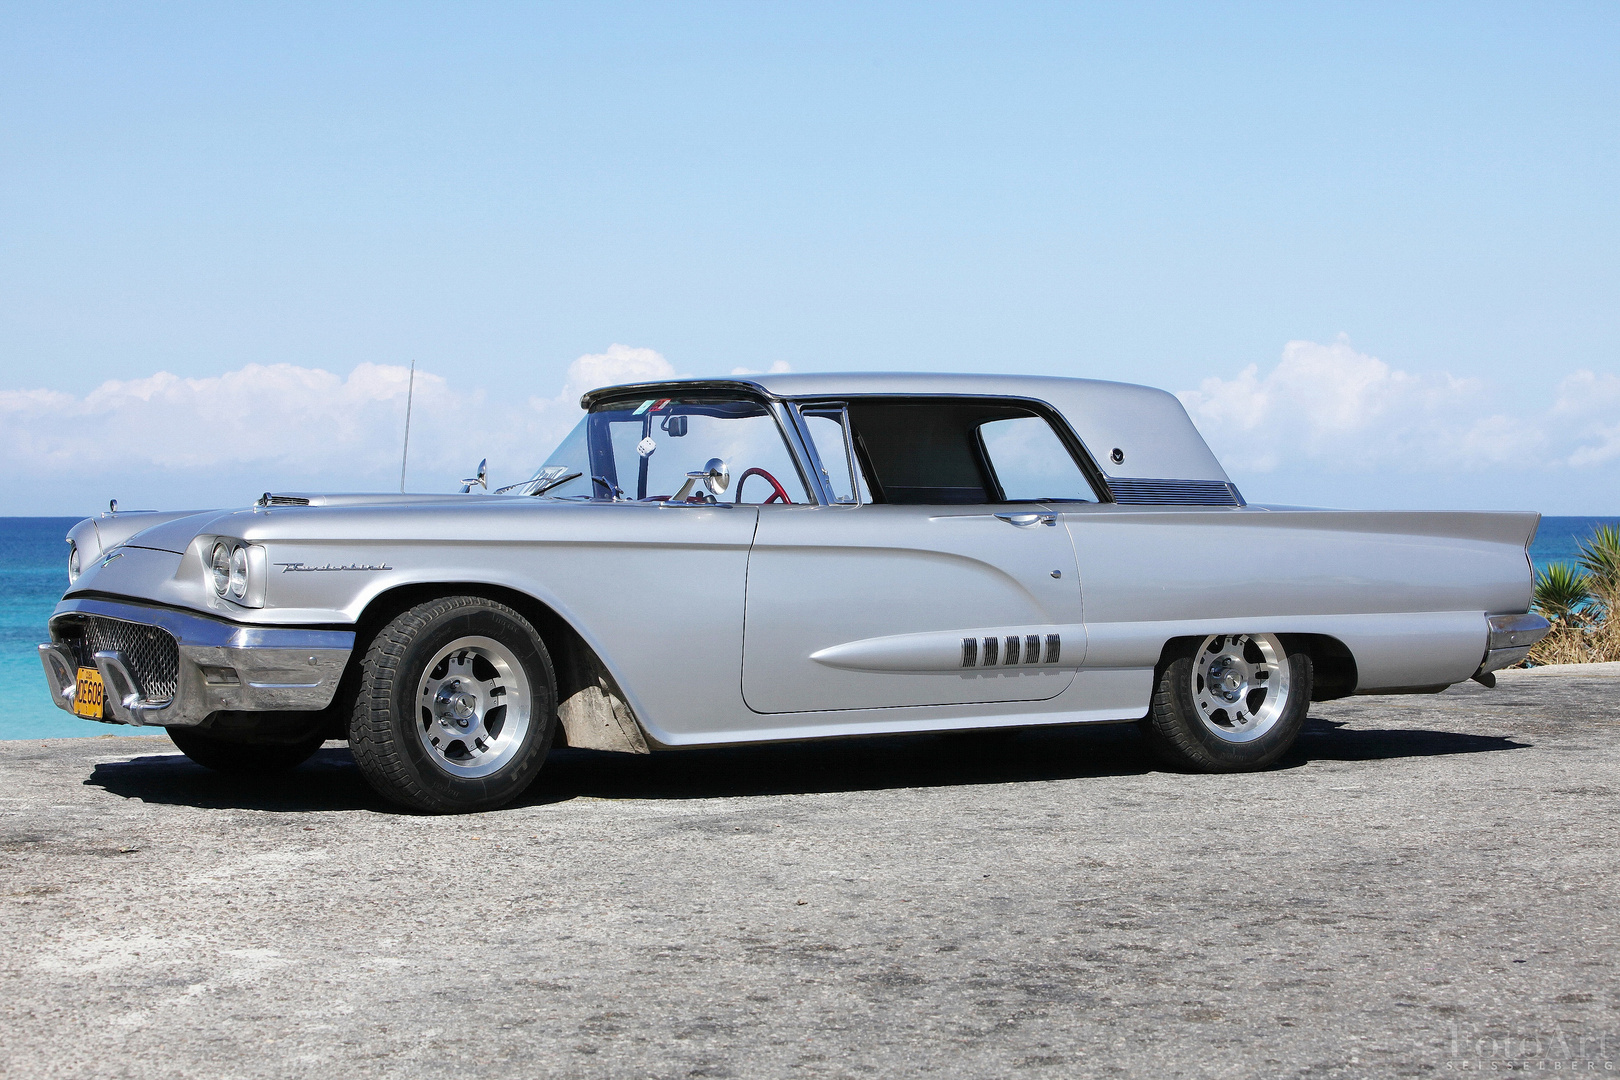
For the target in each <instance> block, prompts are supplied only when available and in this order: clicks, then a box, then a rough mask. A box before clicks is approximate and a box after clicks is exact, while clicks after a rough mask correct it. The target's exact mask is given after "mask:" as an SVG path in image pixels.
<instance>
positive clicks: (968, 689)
mask: <svg viewBox="0 0 1620 1080" xmlns="http://www.w3.org/2000/svg"><path fill="white" fill-rule="evenodd" d="M800 413H801V416H802V417H804V422H805V424H806V428H807V432H806V434H807V438H806V442H807V443H808V445H809V446H810V448H811V450H812V452H814V453H817V455H818V457H819V460H818V461H816V462H815V463H814V464H813V468H814V469H815V470H816V471H818V472H819V473H820V475H821V476H822V478H823V480H824V482H827V483H828V484H829V485H830V486H831V487H832V488H834V489H836V490H835V491H834V497H835V500H836V501H834V502H832V504H831V505H822V506H815V507H763V508H761V511H760V520H759V526H758V529H757V531H756V533H755V537H754V546H753V550H752V551H751V552H750V554H749V560H748V592H747V596H746V598H745V601H744V610H745V626H744V635H743V637H744V641H743V680H742V681H743V698H744V701H745V703H746V704H747V705H748V707H749V708H750V709H752V710H754V711H755V712H761V713H790V712H819V711H841V710H850V709H871V708H893V707H899V706H915V705H961V704H975V703H988V702H1010V701H1037V700H1044V699H1047V698H1051V697H1055V696H1057V695H1058V694H1060V693H1062V692H1063V690H1064V689H1065V688H1067V687H1068V685H1069V683H1070V682H1071V681H1072V680H1073V677H1074V670H1075V668H1076V667H1077V666H1078V665H1079V663H1080V661H1081V660H1082V659H1083V657H1084V655H1085V633H1084V626H1083V618H1082V610H1081V594H1080V584H1079V580H1078V576H1077V569H1076V562H1075V554H1074V548H1073V545H1072V544H1071V543H1070V541H1069V538H1068V534H1067V532H1066V531H1065V530H1064V529H1062V528H1061V527H1059V526H1058V519H1057V516H1056V514H1055V513H1054V512H1053V509H1052V506H1051V505H1049V504H1044V503H1040V502H1036V501H1034V500H1031V499H1020V500H1016V501H1014V500H1012V499H1011V497H1010V496H1009V495H1008V494H1007V492H1006V491H1005V490H1004V489H1003V486H1002V484H1001V483H1000V481H999V479H998V477H997V475H996V472H995V469H994V467H993V465H992V463H991V461H990V459H989V458H990V455H989V453H988V452H987V450H988V446H987V444H986V442H985V440H984V439H983V438H982V437H981V429H986V428H988V427H991V426H994V425H996V424H998V423H999V422H1000V421H1002V420H1007V419H1011V418H1012V417H1015V416H1017V417H1025V415H1026V413H1027V410H1020V409H1018V408H1014V407H1010V406H1007V405H1005V404H1001V403H995V402H964V401H960V400H950V401H944V402H935V403H929V402H921V401H905V402H887V401H886V402H873V403H860V402H855V403H849V404H847V405H845V404H840V405H837V406H822V407H819V408H812V407H809V406H803V407H801V409H800ZM818 419H819V420H821V421H823V423H822V425H821V433H819V434H818V433H817V430H816V423H815V422H816V421H817V420H818ZM1040 422H1042V423H1044V421H1040ZM840 443H842V444H843V445H842V446H841V445H840ZM846 461H847V463H848V464H847V465H844V466H843V468H844V470H845V471H843V474H842V475H843V480H842V481H841V482H834V480H833V477H834V475H836V474H837V473H838V472H839V470H840V463H841V462H846ZM849 470H854V472H855V477H854V480H853V482H852V481H851V479H850V472H849Z"/></svg>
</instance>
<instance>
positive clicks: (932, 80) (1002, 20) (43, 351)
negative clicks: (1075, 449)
mask: <svg viewBox="0 0 1620 1080" xmlns="http://www.w3.org/2000/svg"><path fill="white" fill-rule="evenodd" d="M1617 46H1620V7H1617V6H1615V5H1612V4H1611V5H1592V6H1579V5H1570V6H1553V5H1534V6H1531V5H1524V6H1491V5H1479V4H1470V5H1455V6H1451V5H1407V4H1402V5H1339V6H1331V7H1329V6H1325V5H1311V6H1306V5H1288V6H1221V7H1216V6H1213V5H1187V6H1178V5H1168V6H1148V5H1128V6H1127V5H1119V6H1108V7H1102V6H1087V5H1062V6H1059V5H1007V4H996V5H988V4H987V5H884V6H881V7H877V8H873V7H872V6H869V5H848V6H840V5H835V4H813V5H810V4H805V5H766V4H715V5H703V4H696V5H692V4H656V5H606V4H596V5H538V4H524V5H495V4H486V5H466V4H456V5H448V4H446V5H414V6H413V5H405V4H388V5H348V6H344V7H342V8H341V9H340V10H335V11H334V10H328V9H327V8H324V7H321V6H316V5H265V4H258V5H245V4H244V5H194V6H193V5H180V4H168V5H161V6H136V5H124V4H120V5H60V4H51V5H28V4H19V3H13V4H10V5H7V6H6V7H5V8H4V9H0V422H3V425H4V427H9V428H10V429H11V432H10V435H9V437H8V436H7V435H6V434H5V432H4V431H3V429H0V467H3V472H4V479H0V513H51V512H62V513H74V512H80V511H88V510H90V509H93V508H94V507H95V506H96V505H98V504H99V503H100V502H102V501H104V499H105V498H106V497H108V496H109V495H118V496H119V497H120V498H121V499H122V500H123V501H124V503H125V505H129V504H130V499H131V498H132V497H133V498H134V499H135V501H139V502H144V503H152V502H160V503H165V504H168V503H173V502H174V501H176V500H179V501H182V502H185V501H204V502H239V501H243V500H244V499H246V498H249V497H251V496H253V495H256V494H257V492H258V491H260V490H263V489H264V488H266V487H273V486H286V485H289V484H290V485H295V486H302V487H307V486H321V487H340V488H349V487H355V486H378V485H380V484H383V483H386V482H387V479H386V473H387V471H388V470H387V469H386V468H385V467H384V465H383V464H382V463H383V462H384V460H385V459H386V458H387V457H388V456H389V455H390V454H397V449H394V450H389V449H388V447H389V446H391V445H392V443H391V440H394V439H397V431H395V430H394V426H393V425H394V424H395V421H396V419H397V418H396V416H395V413H397V412H399V411H400V410H401V409H402V407H403V399H402V398H401V397H399V395H398V393H397V386H396V382H397V380H394V379H393V378H392V375H391V374H390V372H391V370H392V369H393V368H397V367H399V366H400V365H404V364H407V363H409V362H410V361H411V360H413V359H414V360H416V361H417V362H418V364H419V365H421V368H422V370H423V371H424V372H425V373H426V375H427V377H428V382H427V384H426V385H427V387H428V391H427V401H428V402H429V406H430V408H432V409H433V410H434V411H433V412H432V413H430V414H429V415H428V418H427V419H425V420H424V419H422V417H421V416H420V415H419V416H418V421H419V422H420V423H421V424H423V425H424V427H423V428H422V430H423V432H424V435H423V437H424V439H427V440H428V442H427V443H426V444H425V448H424V453H423V457H422V459H421V463H422V464H421V468H422V472H421V473H420V478H419V480H418V482H417V484H416V485H415V486H422V487H428V488H434V487H438V488H442V487H444V486H445V485H446V484H447V483H448V482H449V481H450V480H452V479H454V478H455V475H456V474H457V473H459V472H464V471H465V468H466V465H470V464H472V463H473V462H475V461H476V460H477V458H478V457H480V456H484V455H485V454H486V453H490V454H491V455H492V462H491V467H492V469H494V470H496V471H497V475H501V469H503V468H504V470H505V473H506V474H507V475H509V476H511V478H513V479H515V478H517V476H516V474H517V473H520V472H522V471H523V470H524V469H525V468H530V467H532V465H533V464H534V463H536V462H537V461H538V460H539V459H540V458H541V457H543V456H544V452H545V447H544V446H541V445H535V446H534V447H533V448H532V451H531V450H530V449H529V448H528V444H527V442H526V441H525V440H537V441H539V442H543V441H544V439H545V438H549V437H550V434H551V432H552V430H553V429H554V428H555V427H556V426H557V424H558V423H560V420H559V419H558V411H557V410H556V409H554V408H553V409H551V410H550V413H549V414H547V409H548V408H549V405H548V403H554V402H555V401H556V400H558V399H559V397H560V396H566V394H567V393H569V392H571V391H572V389H573V383H574V382H575V381H577V379H578V378H579V377H580V367H579V363H580V358H587V359H588V358H590V357H597V358H600V357H603V356H610V355H617V354H613V352H612V350H611V349H610V346H612V345H614V344H619V345H621V346H624V347H626V348H625V350H624V354H625V355H628V354H630V353H632V352H634V350H651V351H652V352H654V353H656V354H657V355H658V356H659V357H661V358H663V360H664V361H665V362H667V364H668V365H669V366H670V369H671V370H673V371H678V372H680V373H691V374H713V373H724V372H729V371H732V370H734V369H737V368H753V369H764V368H767V367H769V366H771V365H773V364H778V365H780V364H786V365H788V366H790V367H791V368H792V369H793V370H797V371H813V370H840V369H863V370H864V369H882V368H896V369H913V370H917V369H939V370H951V371H967V370H992V371H999V370H1016V371H1027V372H1034V373H1042V374H1070V375H1083V376H1089V377H1098V378H1113V379H1124V380H1128V381H1139V382H1147V383H1151V384H1153V385H1158V386H1163V387H1165V388H1167V389H1171V390H1176V391H1178V392H1183V393H1184V394H1186V395H1187V396H1186V398H1185V400H1187V401H1188V402H1189V408H1190V410H1191V411H1193V413H1194V417H1195V419H1196V420H1198V422H1199V423H1200V426H1201V427H1202V428H1204V430H1205V433H1206V435H1207V436H1208V437H1209V438H1210V440H1211V442H1212V444H1213V445H1214V446H1215V448H1216V450H1217V452H1218V453H1220V454H1221V456H1222V458H1223V460H1226V461H1227V463H1228V467H1229V468H1230V469H1231V471H1232V472H1233V473H1234V476H1235V477H1236V478H1237V479H1238V480H1239V482H1240V484H1242V485H1243V487H1244V489H1245V492H1246V493H1247V494H1249V496H1250V498H1251V499H1266V500H1271V501H1280V502H1312V503H1325V504H1329V505H1359V506H1374V507H1377V506H1390V507H1404V506H1445V507H1494V506H1501V507H1511V508H1531V509H1541V510H1544V511H1546V512H1552V513H1558V512H1564V513H1620V303H1616V299H1617V297H1620V262H1617V259H1616V255H1615V253H1616V251H1620V235H1617V233H1620V228H1617V226H1620V203H1617V200H1616V198H1615V192H1616V190H1620V185H1617V181H1620V168H1617V153H1616V151H1617V142H1620V139H1617V123H1620V64H1616V62H1615V56H1616V55H1617V54H1616V47H1617ZM1290 343H1293V344H1292V345H1290ZM1290 350H1291V351H1290ZM636 355H642V354H639V353H637V354H636ZM277 365H285V366H290V368H292V369H296V370H297V371H298V372H305V373H310V372H313V373H316V374H313V375H309V374H306V375H296V374H295V375H292V376H287V368H285V367H284V368H276V366H277ZM367 365H370V366H369V367H368V366H367ZM593 365H594V366H593ZM571 366H572V370H571ZM586 367H587V368H589V369H590V370H593V371H594V370H604V369H603V368H602V365H601V363H600V362H596V361H593V362H592V363H591V364H587V365H586ZM1251 367H1253V369H1254V370H1253V372H1252V373H1250V374H1248V375H1246V374H1245V372H1246V369H1249V368H1251ZM263 368H274V369H275V370H277V371H280V372H281V373H282V376H285V377H279V378H271V377H261V376H262V372H261V369H263ZM606 370H611V365H609V368H608V369H606ZM160 373H167V374H169V375H172V376H174V377H176V379H178V380H179V382H177V383H176V382H164V381H162V380H159V381H158V382H153V381H152V380H154V379H157V378H158V376H159V375H160ZM244 373H245V374H244ZM256 373H257V374H256ZM1588 376H1589V377H1588ZM221 379H224V380H226V383H225V384H221V383H219V382H218V380H221ZM331 379H336V380H338V382H337V383H332V382H331V381H330V380H331ZM109 380H112V381H116V382H118V383H120V384H123V385H121V386H115V387H113V388H112V389H110V390H109V389H108V388H106V386H105V385H104V384H106V383H108V381H109ZM186 380H192V382H190V383H187V382H186ZM210 380H214V381H210ZM233 380H234V381H233ZM323 380H324V381H323ZM434 380H438V381H434ZM1208 380H1214V382H1207V381H1208ZM221 385H228V386H229V387H232V388H234V389H233V390H232V391H231V393H234V394H236V395H237V396H236V397H232V398H230V399H229V400H230V403H229V404H228V405H227V404H226V401H225V397H224V396H222V397H221V398H220V401H219V404H218V407H217V408H216V407H215V406H214V405H213V404H211V402H210V400H209V398H210V395H214V394H222V395H223V394H224V391H221V390H219V387H220V386H221ZM333 385H340V386H341V387H342V388H343V392H344V393H345V394H348V395H349V397H348V398H344V400H349V401H352V402H356V403H357V404H355V406H354V411H355V415H356V416H363V417H364V418H365V419H364V422H363V423H362V422H360V421H356V425H357V426H356V429H355V430H354V431H350V432H347V433H346V434H345V435H344V437H343V438H341V439H340V438H336V437H335V436H334V441H333V442H332V443H331V445H330V447H328V448H327V452H325V453H323V454H317V455H315V456H311V455H310V454H309V452H308V451H309V446H310V440H311V439H312V438H313V439H314V440H315V442H316V443H319V441H320V436H319V435H318V434H316V435H311V434H310V433H309V432H307V431H304V430H303V429H299V428H297V425H296V424H292V423H291V422H290V421H287V419H286V417H288V416H291V415H302V416H308V415H312V412H311V410H312V408H314V406H312V405H311V404H309V401H307V400H306V398H307V397H308V396H309V395H314V397H315V398H319V399H321V400H326V399H328V398H330V397H331V396H332V395H331V393H330V388H331V386H333ZM177 386H178V387H180V388H181V390H184V391H185V393H186V394H189V397H187V399H186V400H185V401H175V400H172V396H173V394H174V393H176V392H179V391H176V390H175V387H177ZM288 386H294V387H295V388H301V389H297V390H296V392H294V391H288V390H287V389H286V388H287V387H288ZM368 387H369V388H371V389H367V388H368ZM378 387H381V389H377V388H378ZM98 388H99V389H98ZM278 388H279V389H278ZM323 388H326V389H323ZM284 392H285V393H292V394H293V396H292V397H288V398H285V399H284V400H283V399H279V398H278V399H277V401H276V402H270V403H269V404H268V405H266V410H267V412H266V415H267V416H272V417H277V418H279V419H278V420H277V424H279V425H280V427H279V428H277V429H276V430H283V432H284V434H285V432H286V431H291V432H293V435H292V436H285V439H286V440H290V441H289V442H288V443H287V445H285V446H282V445H280V444H278V443H277V438H278V436H277V434H276V430H270V428H271V426H272V425H269V424H268V422H265V423H261V422H260V419H259V418H258V417H257V416H256V415H255V403H256V402H259V401H266V402H268V401H269V397H268V396H269V395H273V394H278V393H284ZM298 394H303V395H305V397H299V396H298ZM165 395H169V396H168V397H164V396H165ZM436 395H437V396H436ZM155 397H162V398H164V400H166V401H169V405H168V406H166V407H165V410H162V411H160V412H158V413H152V412H150V408H149V407H150V403H151V402H152V400H154V398H155ZM310 400H313V399H310ZM277 402H279V404H278V403H277ZM1346 402H1349V403H1351V405H1352V406H1354V407H1350V408H1346V406H1345V403H1346ZM143 409H145V410H148V411H144V412H143V411H142V410H143ZM188 410H189V411H188ZM368 410H369V411H368ZM401 415H402V414H401ZM537 415H549V416H550V419H549V420H547V421H546V422H537V421H536V420H535V417H536V416H537ZM436 417H437V419H435V418H436ZM334 423H339V425H340V426H341V424H340V422H339V421H334ZM435 424H438V425H439V427H438V428H435ZM73 426H77V428H78V430H79V431H80V432H81V433H82V434H80V435H79V436H77V437H76V438H73V439H70V438H67V437H66V436H65V435H64V434H63V432H64V430H67V429H69V428H71V427H73ZM415 430H416V429H415V428H413V432H414V431H415ZM121 433H127V438H126V437H124V435H122V434H121ZM232 433H237V434H239V435H240V437H241V441H242V442H255V443H257V444H259V445H260V449H259V450H257V451H255V450H252V449H250V448H247V447H244V446H237V445H234V442H235V441H236V440H233V439H232V437H231V435H232ZM204 438H206V439H212V440H215V441H214V444H213V445H214V446H215V447H216V449H214V450H213V451H211V452H212V453H214V454H216V455H217V460H210V459H209V458H208V455H207V454H198V453H195V451H196V450H197V445H198V441H199V440H200V439H204ZM414 438H415V435H414V434H413V439H414ZM165 439H167V440H168V443H164V440H165ZM344 439H347V440H348V441H344ZM90 440H95V441H97V442H98V443H99V445H98V446H96V447H89V446H85V445H82V444H84V443H86V442H87V441H90ZM294 443H296V445H293V444H294ZM486 447H494V448H495V450H494V451H493V452H492V451H491V450H489V449H486ZM300 455H302V456H300ZM463 458H464V459H466V464H465V465H464V464H462V461H461V459H463ZM497 458H499V460H497ZM395 468H396V469H397V466H396V467H395ZM42 471H43V472H44V473H45V474H46V475H48V476H50V477H51V480H50V481H48V482H46V483H44V484H41V483H40V482H39V479H40V475H41V472H42Z"/></svg>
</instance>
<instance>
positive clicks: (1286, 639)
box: [1153, 634, 1359, 701]
mask: <svg viewBox="0 0 1620 1080" xmlns="http://www.w3.org/2000/svg"><path fill="white" fill-rule="evenodd" d="M1206 636H1207V635H1203V634H1200V635H1196V636H1186V637H1173V638H1171V639H1170V640H1168V641H1166V642H1165V643H1164V648H1163V649H1161V650H1160V652H1159V662H1158V663H1157V664H1156V665H1154V669H1153V671H1154V679H1155V681H1157V679H1158V677H1159V676H1160V675H1162V674H1163V673H1164V669H1165V668H1167V667H1169V666H1170V665H1171V664H1172V663H1174V662H1175V661H1177V660H1179V659H1181V658H1182V657H1183V656H1191V655H1192V654H1193V652H1194V651H1195V650H1197V648H1198V646H1199V644H1200V643H1202V642H1203V640H1204V638H1205V637H1206ZM1277 636H1278V637H1279V638H1280V639H1282V643H1283V646H1284V647H1285V648H1287V649H1288V651H1289V652H1303V653H1304V654H1305V655H1306V656H1309V657H1310V658H1311V668H1312V680H1311V700H1312V701H1332V700H1333V699H1335V698H1342V697H1349V696H1350V695H1351V694H1354V693H1355V692H1356V684H1357V681H1358V678H1359V676H1358V674H1357V670H1356V658H1355V654H1354V653H1352V652H1351V651H1350V647H1349V646H1348V645H1346V644H1345V643H1344V642H1342V641H1340V640H1339V639H1338V638H1336V637H1333V636H1332V635H1331V634H1278V635H1277Z"/></svg>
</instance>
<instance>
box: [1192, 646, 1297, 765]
mask: <svg viewBox="0 0 1620 1080" xmlns="http://www.w3.org/2000/svg"><path fill="white" fill-rule="evenodd" d="M1288 671H1289V668H1288V652H1287V650H1285V649H1284V648H1283V644H1282V642H1281V641H1278V640H1277V638H1276V637H1274V636H1273V635H1271V634H1215V635H1212V636H1210V637H1207V638H1205V639H1204V644H1203V645H1202V646H1200V647H1199V649H1198V655H1197V656H1195V657H1193V667H1192V698H1193V705H1194V706H1195V707H1196V708H1197V710H1198V719H1199V720H1201V721H1203V724H1204V727H1206V728H1208V729H1209V730H1210V731H1211V732H1212V733H1214V735H1215V737H1216V738H1219V739H1222V740H1225V741H1226V742H1234V743H1243V742H1250V741H1251V740H1254V739H1258V738H1259V737H1260V736H1262V735H1264V734H1265V733H1266V732H1268V731H1270V730H1271V729H1272V727H1273V726H1274V725H1275V724H1276V723H1277V720H1278V719H1279V718H1280V717H1281V716H1282V714H1283V709H1284V708H1285V707H1286V706H1287V704H1288Z"/></svg>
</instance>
